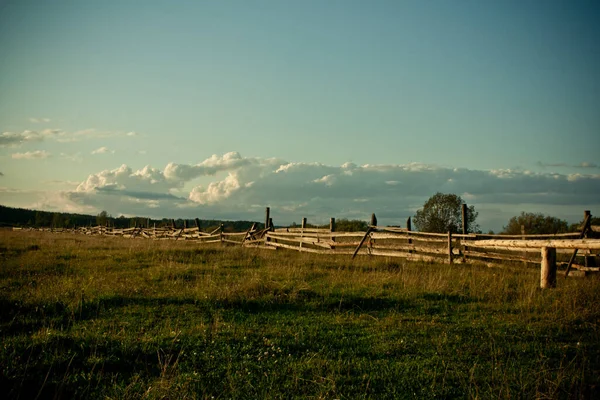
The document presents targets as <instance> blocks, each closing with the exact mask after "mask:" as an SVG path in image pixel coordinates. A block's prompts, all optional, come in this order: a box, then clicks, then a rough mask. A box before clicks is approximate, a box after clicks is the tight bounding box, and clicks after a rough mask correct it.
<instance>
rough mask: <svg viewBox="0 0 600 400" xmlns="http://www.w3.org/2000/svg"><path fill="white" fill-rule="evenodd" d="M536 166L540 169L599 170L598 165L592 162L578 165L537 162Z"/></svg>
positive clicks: (599, 166)
mask: <svg viewBox="0 0 600 400" xmlns="http://www.w3.org/2000/svg"><path fill="white" fill-rule="evenodd" d="M537 165H538V166H539V167H542V168H546V167H555V168H600V165H598V164H596V163H593V162H587V161H584V162H581V163H579V164H567V163H543V162H541V161H538V162H537Z"/></svg>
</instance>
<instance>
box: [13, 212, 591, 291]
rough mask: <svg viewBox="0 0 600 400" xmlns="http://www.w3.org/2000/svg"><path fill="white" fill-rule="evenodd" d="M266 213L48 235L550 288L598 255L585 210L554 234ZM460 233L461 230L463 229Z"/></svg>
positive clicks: (585, 269) (581, 271) (583, 270)
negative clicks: (360, 262)
mask: <svg viewBox="0 0 600 400" xmlns="http://www.w3.org/2000/svg"><path fill="white" fill-rule="evenodd" d="M464 208H465V207H463V212H464ZM269 211H270V210H269V208H267V210H266V217H265V226H267V228H266V229H260V230H259V229H256V227H255V225H253V226H252V227H251V228H249V229H248V230H247V231H245V232H233V233H229V232H224V231H223V226H222V225H221V226H220V227H218V228H217V229H215V230H213V231H211V232H202V231H201V229H200V228H198V227H194V228H186V227H183V228H179V229H178V228H175V227H174V226H171V227H163V228H156V227H153V228H142V227H139V228H138V227H135V228H127V229H115V228H110V227H104V226H96V227H80V228H77V229H54V230H52V231H53V232H75V233H80V234H86V235H104V236H121V237H126V238H145V239H154V240H186V241H187V240H193V241H195V242H196V243H199V244H200V243H227V244H231V245H240V246H246V247H248V246H253V247H261V248H267V249H290V250H295V251H300V252H308V253H316V254H342V255H343V254H346V255H350V256H352V258H354V257H355V256H356V255H368V256H384V257H401V258H405V259H409V260H422V261H435V262H447V263H449V264H454V263H472V262H485V263H494V262H517V263H523V264H536V265H540V264H541V266H542V286H544V287H553V285H555V284H556V278H555V276H556V270H557V266H559V265H562V267H564V268H565V275H566V276H568V275H569V273H571V271H572V270H577V272H573V273H574V274H579V275H581V274H587V273H590V272H597V271H599V269H598V263H597V262H596V258H597V257H598V256H599V253H600V239H598V238H596V237H598V236H600V235H599V233H600V227H599V226H592V225H591V224H590V221H591V214H590V212H589V211H586V212H585V218H584V223H583V225H582V226H581V231H580V232H574V233H563V234H556V235H527V234H521V235H489V234H466V233H463V234H454V233H452V232H448V233H447V234H442V233H427V232H415V231H412V230H411V223H410V218H409V219H408V220H407V227H406V228H398V227H388V226H378V225H377V218H376V217H375V215H374V214H373V215H372V217H371V224H370V225H369V227H368V229H367V230H366V231H364V232H337V231H336V229H335V226H336V225H335V219H334V218H332V219H331V221H330V226H329V228H309V227H307V224H306V218H303V219H302V226H301V227H300V228H296V227H294V228H277V229H275V228H274V227H273V222H272V219H271V218H270V215H269ZM15 229H18V228H15ZM463 229H464V230H466V228H465V227H463ZM44 230H48V231H50V230H51V229H49V228H46V229H44ZM580 251H581V252H580ZM544 274H545V275H544ZM544 276H546V277H545V278H544ZM544 279H545V282H546V283H544Z"/></svg>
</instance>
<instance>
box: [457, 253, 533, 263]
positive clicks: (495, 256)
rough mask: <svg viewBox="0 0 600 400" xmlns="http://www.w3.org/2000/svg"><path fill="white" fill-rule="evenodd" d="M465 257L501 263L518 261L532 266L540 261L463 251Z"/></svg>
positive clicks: (499, 254) (516, 256) (507, 255)
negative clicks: (487, 259) (499, 261)
mask: <svg viewBox="0 0 600 400" xmlns="http://www.w3.org/2000/svg"><path fill="white" fill-rule="evenodd" d="M536 253H539V251H536ZM464 254H465V256H467V257H468V258H469V257H470V258H473V257H474V258H489V259H492V260H501V261H518V262H528V263H532V264H539V262H540V260H539V259H537V260H533V259H529V258H523V257H520V256H518V255H515V256H513V255H511V254H501V253H488V252H486V253H481V252H477V251H469V250H467V251H465V252H464Z"/></svg>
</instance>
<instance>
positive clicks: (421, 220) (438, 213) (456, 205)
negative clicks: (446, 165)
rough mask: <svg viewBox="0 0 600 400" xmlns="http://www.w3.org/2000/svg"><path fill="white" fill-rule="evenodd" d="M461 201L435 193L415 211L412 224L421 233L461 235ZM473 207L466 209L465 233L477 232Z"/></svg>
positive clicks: (476, 213)
mask: <svg viewBox="0 0 600 400" xmlns="http://www.w3.org/2000/svg"><path fill="white" fill-rule="evenodd" d="M463 203H464V202H463V200H462V199H461V197H460V196H457V195H455V194H444V193H440V192H438V193H436V194H434V195H433V196H431V197H430V198H429V200H427V201H426V202H425V204H424V205H423V208H422V209H420V210H418V211H417V215H415V216H414V218H413V222H414V224H415V226H416V228H417V229H418V230H419V231H421V232H436V233H446V232H448V231H451V232H453V233H458V232H461V233H462V210H461V208H462V204H463ZM478 214H479V213H478V212H477V211H475V207H474V206H468V207H467V232H477V231H478V230H479V226H478V225H477V224H476V223H475V220H476V219H477V215H478Z"/></svg>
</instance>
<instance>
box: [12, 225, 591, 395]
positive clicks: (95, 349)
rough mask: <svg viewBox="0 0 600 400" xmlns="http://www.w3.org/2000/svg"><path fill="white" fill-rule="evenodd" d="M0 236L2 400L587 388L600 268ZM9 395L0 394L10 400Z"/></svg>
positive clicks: (581, 391) (577, 391)
mask: <svg viewBox="0 0 600 400" xmlns="http://www.w3.org/2000/svg"><path fill="white" fill-rule="evenodd" d="M539 286H540V272H539V267H538V268H533V267H528V268H524V267H523V266H522V264H515V265H512V266H510V265H506V266H503V267H494V268H490V267H487V266H484V265H452V266H450V265H444V264H434V263H424V262H405V261H403V260H402V259H388V258H375V257H372V258H368V257H366V256H360V257H357V258H356V259H354V260H351V259H350V257H349V256H333V255H314V254H305V253H297V252H293V251H285V250H277V251H272V250H264V249H251V248H240V247H233V246H221V245H220V244H215V245H202V246H200V245H198V244H197V243H194V242H189V241H188V242H186V241H172V240H171V241H166V240H165V241H156V240H144V239H124V238H112V237H98V236H95V237H90V236H84V235H74V234H66V233H63V234H51V233H43V232H42V233H40V232H24V231H22V232H12V231H1V232H0V311H1V318H0V336H1V339H2V340H1V346H0V368H1V369H0V386H2V388H3V389H2V392H3V393H4V394H5V395H7V397H8V398H21V399H29V398H36V397H38V398H115V399H116V398H118V399H121V398H125V399H129V398H151V399H154V398H171V399H180V398H190V399H194V398H200V399H212V398H215V399H219V398H220V399H231V398H246V399H254V398H340V399H341V398H351V399H356V398H376V399H383V398H419V399H421V398H480V399H491V398H502V399H503V398H526V399H532V398H541V399H543V398H549V399H554V398H598V397H599V396H600V279H598V276H591V277H586V278H568V279H565V278H564V277H563V276H562V274H559V278H558V284H557V288H556V289H546V290H541V289H540V288H539ZM7 397H4V398H7Z"/></svg>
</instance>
